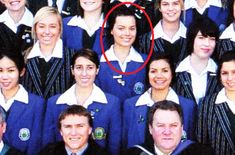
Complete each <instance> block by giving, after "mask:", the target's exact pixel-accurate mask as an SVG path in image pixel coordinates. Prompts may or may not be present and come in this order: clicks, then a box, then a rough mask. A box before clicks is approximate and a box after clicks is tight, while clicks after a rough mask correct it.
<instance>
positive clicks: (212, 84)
mask: <svg viewBox="0 0 235 155" xmlns="http://www.w3.org/2000/svg"><path fill="white" fill-rule="evenodd" d="M216 70H217V65H216V64H215V62H214V61H213V60H212V59H211V58H209V60H208V64H207V66H206V68H205V69H204V70H203V71H202V73H201V74H200V75H198V74H197V73H196V72H195V70H194V69H193V68H192V66H191V64H190V56H188V57H186V58H185V59H184V60H183V61H182V62H181V63H180V64H179V66H178V67H177V68H176V82H175V83H174V89H175V91H176V93H177V94H179V95H182V96H184V97H186V98H189V99H191V100H193V101H195V103H199V101H200V100H201V99H202V98H203V97H204V96H208V95H211V94H213V93H215V92H218V91H219V90H220V89H221V85H220V82H219V81H218V78H217V75H216Z"/></svg>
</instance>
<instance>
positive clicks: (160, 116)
mask: <svg viewBox="0 0 235 155" xmlns="http://www.w3.org/2000/svg"><path fill="white" fill-rule="evenodd" d="M153 121H154V122H156V123H163V124H171V123H175V122H177V123H180V122H181V121H180V116H179V114H178V112H177V111H170V110H161V109H158V110H156V111H155V113H154V115H153Z"/></svg>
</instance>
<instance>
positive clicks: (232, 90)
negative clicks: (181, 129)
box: [197, 51, 235, 155]
mask: <svg viewBox="0 0 235 155" xmlns="http://www.w3.org/2000/svg"><path fill="white" fill-rule="evenodd" d="M218 77H219V79H220V81H221V83H222V85H223V88H222V89H221V90H220V91H219V92H218V93H215V94H212V95H211V96H206V97H205V98H204V99H203V101H202V106H201V107H200V109H199V121H198V129H197V138H198V141H199V142H200V143H203V144H208V145H210V146H211V147H212V148H213V149H214V152H215V155H225V154H226V155H234V154H235V143H234V140H235V108H234V107H235V51H230V52H226V53H225V54H224V55H223V56H222V57H221V59H220V62H219V66H218Z"/></svg>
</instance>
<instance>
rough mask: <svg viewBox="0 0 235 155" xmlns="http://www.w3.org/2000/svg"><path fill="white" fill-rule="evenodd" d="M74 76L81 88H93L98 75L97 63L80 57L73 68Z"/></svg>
mask: <svg viewBox="0 0 235 155" xmlns="http://www.w3.org/2000/svg"><path fill="white" fill-rule="evenodd" d="M72 74H73V75H74V77H75V80H76V83H77V85H78V86H79V87H84V88H87V87H91V86H92V85H93V83H94V81H95V77H96V75H97V74H98V69H97V68H96V65H95V63H93V62H92V61H90V60H89V59H87V58H85V57H78V58H77V59H76V61H75V64H74V67H73V68H72Z"/></svg>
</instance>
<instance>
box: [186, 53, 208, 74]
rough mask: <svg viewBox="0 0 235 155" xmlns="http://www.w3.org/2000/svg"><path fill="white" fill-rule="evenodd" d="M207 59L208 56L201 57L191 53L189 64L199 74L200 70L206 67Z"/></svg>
mask: <svg viewBox="0 0 235 155" xmlns="http://www.w3.org/2000/svg"><path fill="white" fill-rule="evenodd" d="M208 61H209V58H205V59H201V58H199V57H198V56H196V55H195V54H193V53H192V54H191V56H190V64H191V66H192V67H193V69H194V70H195V71H196V72H197V74H201V72H202V71H203V70H204V69H205V68H206V66H207V64H208Z"/></svg>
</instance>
